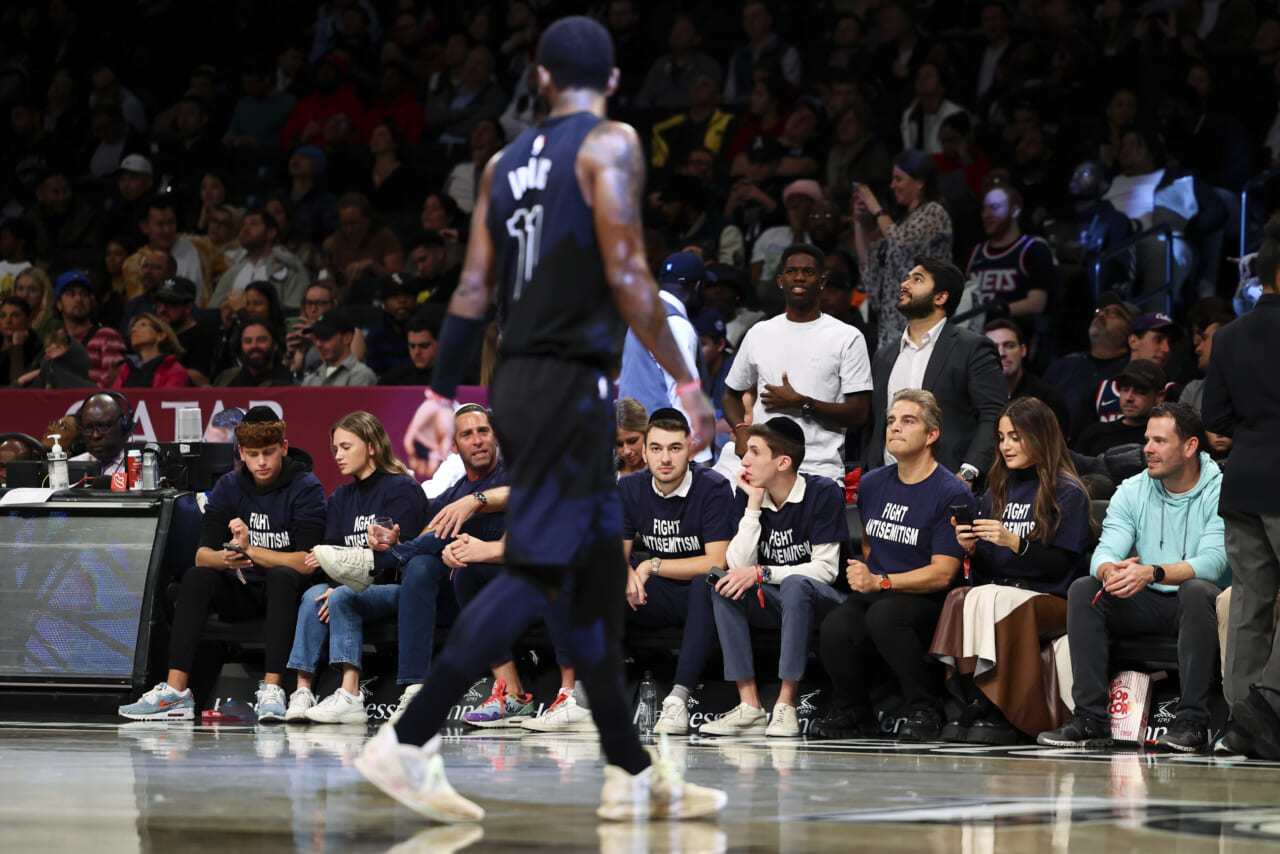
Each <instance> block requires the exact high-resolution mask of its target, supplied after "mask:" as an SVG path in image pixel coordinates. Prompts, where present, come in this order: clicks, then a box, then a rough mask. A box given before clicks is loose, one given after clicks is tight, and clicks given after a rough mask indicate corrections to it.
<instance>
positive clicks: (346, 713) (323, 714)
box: [307, 688, 369, 724]
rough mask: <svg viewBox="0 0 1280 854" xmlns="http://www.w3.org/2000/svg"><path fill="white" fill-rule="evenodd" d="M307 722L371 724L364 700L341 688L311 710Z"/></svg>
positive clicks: (308, 712) (308, 710) (308, 711)
mask: <svg viewBox="0 0 1280 854" xmlns="http://www.w3.org/2000/svg"><path fill="white" fill-rule="evenodd" d="M307 720H309V721H311V722H312V723H315V724H363V723H368V722H369V715H368V713H367V712H365V710H364V698H363V697H361V696H360V695H359V694H348V693H347V692H346V691H345V690H344V689H342V688H339V689H338V690H337V691H334V692H333V693H332V694H330V695H329V696H327V697H325V698H324V699H323V700H321V701H320V702H319V703H316V704H315V705H314V706H312V707H311V708H310V709H307Z"/></svg>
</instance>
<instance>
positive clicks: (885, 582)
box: [880, 575, 893, 590]
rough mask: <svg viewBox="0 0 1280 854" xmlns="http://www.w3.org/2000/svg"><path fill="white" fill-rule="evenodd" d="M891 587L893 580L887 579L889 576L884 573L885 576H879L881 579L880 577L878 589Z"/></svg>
mask: <svg viewBox="0 0 1280 854" xmlns="http://www.w3.org/2000/svg"><path fill="white" fill-rule="evenodd" d="M891 587H893V582H892V581H890V580H889V576H887V575H886V576H884V577H883V578H881V579H880V589H881V590H888V589H890V588H891Z"/></svg>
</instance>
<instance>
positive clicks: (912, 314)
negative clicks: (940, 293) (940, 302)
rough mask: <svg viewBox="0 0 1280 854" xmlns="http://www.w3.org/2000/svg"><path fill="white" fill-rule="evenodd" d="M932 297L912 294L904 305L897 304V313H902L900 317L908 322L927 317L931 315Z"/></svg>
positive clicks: (931, 295)
mask: <svg viewBox="0 0 1280 854" xmlns="http://www.w3.org/2000/svg"><path fill="white" fill-rule="evenodd" d="M933 296H934V295H933V294H929V295H928V296H915V295H914V294H912V296H911V299H910V300H908V301H907V304H906V305H902V304H901V303H899V304H898V311H900V312H902V315H903V316H904V317H906V318H907V319H909V320H919V319H920V318H922V317H928V316H929V315H931V314H933Z"/></svg>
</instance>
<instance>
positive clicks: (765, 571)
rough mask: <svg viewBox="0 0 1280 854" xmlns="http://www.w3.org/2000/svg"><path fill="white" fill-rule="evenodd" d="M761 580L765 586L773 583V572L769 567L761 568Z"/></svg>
mask: <svg viewBox="0 0 1280 854" xmlns="http://www.w3.org/2000/svg"><path fill="white" fill-rule="evenodd" d="M760 580H761V581H763V582H764V583H765V584H768V583H769V582H771V581H773V570H772V569H770V568H769V567H767V566H762V567H760Z"/></svg>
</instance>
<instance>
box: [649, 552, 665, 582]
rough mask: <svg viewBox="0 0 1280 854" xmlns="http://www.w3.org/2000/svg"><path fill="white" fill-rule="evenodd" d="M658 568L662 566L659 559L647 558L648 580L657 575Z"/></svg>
mask: <svg viewBox="0 0 1280 854" xmlns="http://www.w3.org/2000/svg"><path fill="white" fill-rule="evenodd" d="M660 566H662V558H660V557H654V558H649V577H650V578H652V577H653V576H655V575H657V574H658V567H660Z"/></svg>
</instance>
